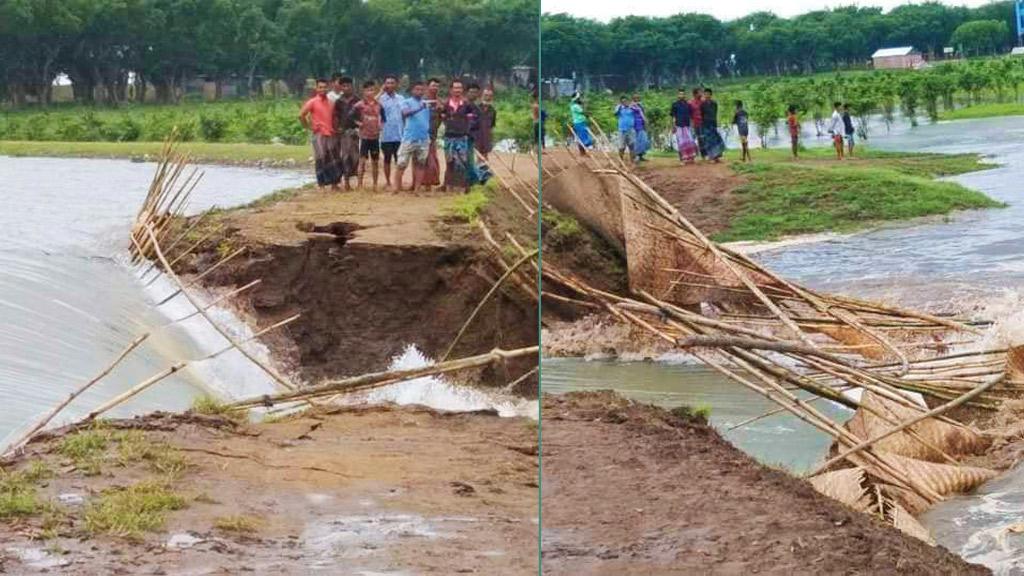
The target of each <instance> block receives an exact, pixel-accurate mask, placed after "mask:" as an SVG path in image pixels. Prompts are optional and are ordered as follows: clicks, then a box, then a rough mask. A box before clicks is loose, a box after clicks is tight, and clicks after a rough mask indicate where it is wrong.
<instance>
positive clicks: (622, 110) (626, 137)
mask: <svg viewBox="0 0 1024 576" xmlns="http://www.w3.org/2000/svg"><path fill="white" fill-rule="evenodd" d="M615 117H616V118H618V119H619V158H621V159H622V160H623V161H625V159H626V151H627V150H628V151H629V161H630V162H632V161H633V159H634V157H635V153H636V110H635V109H634V108H633V107H632V106H631V105H630V103H629V100H628V99H627V98H626V96H625V95H623V96H621V97H620V98H619V104H618V105H617V106H616V107H615Z"/></svg>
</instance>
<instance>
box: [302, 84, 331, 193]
mask: <svg viewBox="0 0 1024 576" xmlns="http://www.w3.org/2000/svg"><path fill="white" fill-rule="evenodd" d="M299 122H301V123H302V126H303V127H304V128H305V129H307V130H312V132H313V158H314V160H315V161H316V183H317V185H318V186H320V188H321V190H322V189H323V188H324V187H325V186H330V187H331V190H337V189H338V182H339V181H340V180H341V176H342V170H341V166H340V148H339V142H338V137H337V134H336V133H335V131H334V102H331V100H330V99H329V98H328V97H327V80H326V79H324V78H319V79H317V81H316V94H314V95H313V97H312V98H310V99H309V100H307V101H306V103H305V104H303V105H302V110H300V111H299Z"/></svg>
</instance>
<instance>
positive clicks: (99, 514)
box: [83, 481, 185, 539]
mask: <svg viewBox="0 0 1024 576" xmlns="http://www.w3.org/2000/svg"><path fill="white" fill-rule="evenodd" d="M184 507H185V499H184V498H183V497H181V496H179V495H178V494H176V493H175V492H173V491H172V490H171V489H170V488H169V487H168V486H167V485H166V484H164V483H161V482H153V481H145V482H139V483H137V484H133V485H131V486H127V487H124V488H111V489H108V490H104V491H103V493H102V494H101V495H100V496H99V497H98V498H97V499H96V500H94V501H93V502H91V503H90V504H89V505H88V506H87V507H86V509H85V513H84V516H83V518H84V521H85V529H86V531H87V532H89V533H90V534H93V535H96V534H110V535H112V536H120V537H122V538H128V539H138V538H140V537H141V536H142V534H143V533H144V532H148V531H153V530H158V529H160V528H161V527H163V525H164V522H165V521H166V519H167V513H168V512H170V511H173V510H180V509H181V508H184Z"/></svg>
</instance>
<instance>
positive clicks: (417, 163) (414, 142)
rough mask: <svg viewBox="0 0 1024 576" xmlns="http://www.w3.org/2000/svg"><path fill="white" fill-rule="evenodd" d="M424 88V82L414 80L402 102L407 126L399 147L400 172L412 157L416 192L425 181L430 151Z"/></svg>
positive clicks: (428, 118) (412, 187)
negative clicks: (407, 95)
mask: <svg viewBox="0 0 1024 576" xmlns="http://www.w3.org/2000/svg"><path fill="white" fill-rule="evenodd" d="M423 88H424V87H423V82H414V83H413V85H412V89H411V90H410V94H411V95H410V96H409V98H407V99H406V100H405V103H404V104H402V117H403V118H405V127H404V129H403V130H402V145H401V146H399V147H398V173H399V174H401V173H402V172H404V171H405V167H406V166H407V165H408V164H409V159H410V158H411V159H412V163H413V164H412V186H411V187H410V188H409V191H410V192H415V191H416V190H417V189H418V188H419V187H420V184H421V183H422V182H423V176H424V172H425V170H426V167H427V156H428V153H429V151H430V105H429V104H427V103H426V102H425V101H424V100H423ZM399 185H401V182H399ZM399 188H401V186H399Z"/></svg>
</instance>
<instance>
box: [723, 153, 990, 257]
mask: <svg viewBox="0 0 1024 576" xmlns="http://www.w3.org/2000/svg"><path fill="white" fill-rule="evenodd" d="M870 157H873V158H874V159H873V160H857V161H849V162H828V163H826V162H819V161H813V159H812V160H811V161H801V162H799V163H794V162H781V161H770V160H769V161H757V162H753V163H750V164H738V163H737V164H733V165H732V167H733V169H734V170H735V171H736V172H737V173H739V174H742V175H744V176H746V178H747V180H748V182H747V183H746V184H744V185H743V186H741V187H739V188H738V189H737V190H736V191H735V192H734V194H736V195H737V196H738V197H739V198H740V200H741V202H742V208H741V209H740V213H739V215H738V216H737V217H736V218H735V219H734V220H733V221H732V223H731V225H730V227H729V228H728V229H727V230H725V231H724V232H722V233H720V234H718V235H716V236H715V240H718V241H731V240H771V239H775V238H778V237H780V236H786V235H793V234H807V233H814V232H823V231H839V232H843V231H850V230H854V229H858V228H863V227H865V226H869V225H871V224H873V223H877V222H881V221H887V220H904V219H908V218H916V217H920V216H930V215H937V214H948V213H950V212H952V211H953V210H962V209H969V208H995V207H1002V206H1004V204H1002V203H1000V202H997V201H995V200H992V199H991V198H989V197H988V196H985V195H984V194H982V193H980V192H976V191H973V190H969V189H967V188H965V187H963V186H961V185H959V184H956V183H953V182H937V181H935V180H932V179H931V177H932V176H935V175H946V174H959V173H963V172H967V171H971V170H976V169H978V168H979V167H987V165H985V164H980V163H979V162H978V157H977V156H976V155H971V154H958V155H950V156H945V155H938V154H909V155H906V154H904V155H900V154H898V153H888V152H885V153H878V152H872V156H870Z"/></svg>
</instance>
